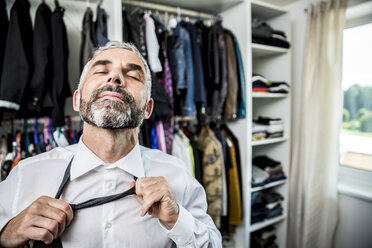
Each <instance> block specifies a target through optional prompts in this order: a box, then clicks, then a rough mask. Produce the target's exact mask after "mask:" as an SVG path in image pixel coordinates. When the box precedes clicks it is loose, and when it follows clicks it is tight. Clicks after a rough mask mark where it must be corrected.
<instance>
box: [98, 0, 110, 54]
mask: <svg viewBox="0 0 372 248" xmlns="http://www.w3.org/2000/svg"><path fill="white" fill-rule="evenodd" d="M95 27H96V41H97V46H98V47H101V46H104V45H106V43H107V42H109V39H107V14H106V11H105V10H104V9H103V8H101V5H100V4H98V6H97V19H96V22H95Z"/></svg>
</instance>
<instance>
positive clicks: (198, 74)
mask: <svg viewBox="0 0 372 248" xmlns="http://www.w3.org/2000/svg"><path fill="white" fill-rule="evenodd" d="M181 25H182V27H184V28H185V29H186V30H187V32H188V33H189V35H190V42H191V49H192V59H193V68H194V99H195V102H206V99H205V88H204V72H203V64H202V60H201V53H200V47H199V45H198V42H197V34H196V28H195V26H194V25H193V24H191V23H189V22H182V23H181Z"/></svg>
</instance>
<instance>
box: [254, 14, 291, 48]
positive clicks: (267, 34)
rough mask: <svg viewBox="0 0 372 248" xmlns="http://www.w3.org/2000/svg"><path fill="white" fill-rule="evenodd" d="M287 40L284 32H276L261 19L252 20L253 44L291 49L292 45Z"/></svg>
mask: <svg viewBox="0 0 372 248" xmlns="http://www.w3.org/2000/svg"><path fill="white" fill-rule="evenodd" d="M286 38H287V37H286V35H285V33H284V32H283V31H280V30H274V29H273V28H271V26H270V25H268V24H267V23H266V22H264V21H262V20H260V19H259V18H254V19H253V20H252V42H253V43H259V44H265V45H270V46H278V47H283V48H289V47H290V44H289V42H288V41H287V40H286Z"/></svg>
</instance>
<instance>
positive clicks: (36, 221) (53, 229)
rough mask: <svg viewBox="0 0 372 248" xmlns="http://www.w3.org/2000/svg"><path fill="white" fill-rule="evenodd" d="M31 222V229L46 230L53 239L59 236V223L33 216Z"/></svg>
mask: <svg viewBox="0 0 372 248" xmlns="http://www.w3.org/2000/svg"><path fill="white" fill-rule="evenodd" d="M31 221H32V222H31V223H32V227H37V228H42V229H46V230H48V231H49V232H50V233H51V234H52V235H53V239H55V238H57V237H58V236H59V232H58V230H59V223H58V222H57V221H56V220H53V219H49V218H46V217H43V216H34V218H33V219H32V220H31Z"/></svg>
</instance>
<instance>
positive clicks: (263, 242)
mask: <svg viewBox="0 0 372 248" xmlns="http://www.w3.org/2000/svg"><path fill="white" fill-rule="evenodd" d="M275 231H276V230H275V227H274V226H268V227H265V228H264V229H261V230H259V231H256V232H253V233H252V234H251V246H250V247H251V248H277V247H278V245H277V244H276V243H275V240H276V235H275Z"/></svg>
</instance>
